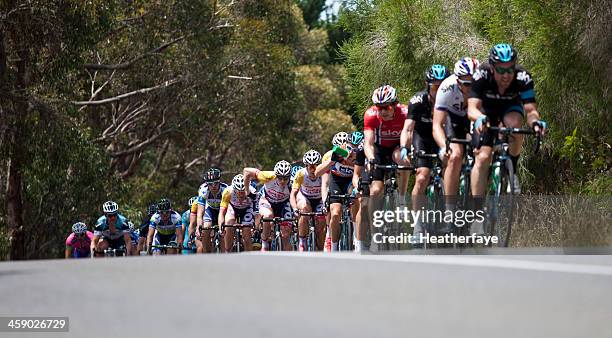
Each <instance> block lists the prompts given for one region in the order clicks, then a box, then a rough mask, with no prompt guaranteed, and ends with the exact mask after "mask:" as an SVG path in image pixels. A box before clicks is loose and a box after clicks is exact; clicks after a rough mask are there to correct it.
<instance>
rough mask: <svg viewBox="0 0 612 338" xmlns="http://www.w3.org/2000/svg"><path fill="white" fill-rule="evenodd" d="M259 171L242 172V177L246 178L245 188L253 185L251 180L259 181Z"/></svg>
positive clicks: (247, 170)
mask: <svg viewBox="0 0 612 338" xmlns="http://www.w3.org/2000/svg"><path fill="white" fill-rule="evenodd" d="M258 172H259V169H257V168H244V169H243V170H242V176H244V186H245V187H249V186H250V185H251V180H253V179H257V173H258Z"/></svg>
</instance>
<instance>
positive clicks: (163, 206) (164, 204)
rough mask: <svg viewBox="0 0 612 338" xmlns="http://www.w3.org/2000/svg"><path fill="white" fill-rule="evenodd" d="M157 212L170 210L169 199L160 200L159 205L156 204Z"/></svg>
mask: <svg viewBox="0 0 612 338" xmlns="http://www.w3.org/2000/svg"><path fill="white" fill-rule="evenodd" d="M157 210H159V211H160V212H161V211H170V210H172V203H171V202H170V200H169V199H167V198H162V199H161V200H159V203H157Z"/></svg>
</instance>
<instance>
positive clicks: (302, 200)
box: [297, 192, 312, 249]
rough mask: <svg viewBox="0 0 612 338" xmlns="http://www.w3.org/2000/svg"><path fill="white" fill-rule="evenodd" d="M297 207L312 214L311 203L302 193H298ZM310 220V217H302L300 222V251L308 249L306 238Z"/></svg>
mask: <svg viewBox="0 0 612 338" xmlns="http://www.w3.org/2000/svg"><path fill="white" fill-rule="evenodd" d="M297 207H298V209H300V210H302V211H304V212H311V211H312V208H311V207H310V201H309V200H308V199H307V198H306V197H304V195H302V192H298V194H297ZM309 220H310V216H308V217H300V219H299V220H298V237H299V245H300V249H305V248H306V237H307V236H308V232H309V229H308V222H309Z"/></svg>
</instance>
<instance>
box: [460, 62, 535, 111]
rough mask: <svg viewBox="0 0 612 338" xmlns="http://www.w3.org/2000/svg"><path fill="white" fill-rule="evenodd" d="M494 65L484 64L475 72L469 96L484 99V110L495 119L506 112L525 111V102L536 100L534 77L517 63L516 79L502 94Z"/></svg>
mask: <svg viewBox="0 0 612 338" xmlns="http://www.w3.org/2000/svg"><path fill="white" fill-rule="evenodd" d="M492 67H493V66H492V65H490V64H483V65H481V66H480V68H479V69H478V71H477V72H476V73H475V74H474V83H473V84H472V89H471V90H470V94H469V96H468V97H469V98H477V99H481V100H482V109H483V112H484V113H485V114H486V115H487V116H489V117H490V118H491V119H492V120H493V121H499V119H500V118H502V117H503V115H505V114H506V113H508V112H510V111H517V112H519V113H521V114H522V113H523V104H525V103H533V102H536V99H535V90H534V86H533V79H532V78H531V74H529V73H528V72H527V71H526V70H525V69H524V68H523V67H522V66H520V65H516V66H515V71H514V74H515V75H514V80H512V83H510V86H509V87H508V89H506V91H505V93H503V94H500V93H499V88H498V87H497V82H495V78H494V75H493V68H492Z"/></svg>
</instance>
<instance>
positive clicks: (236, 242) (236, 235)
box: [221, 224, 255, 252]
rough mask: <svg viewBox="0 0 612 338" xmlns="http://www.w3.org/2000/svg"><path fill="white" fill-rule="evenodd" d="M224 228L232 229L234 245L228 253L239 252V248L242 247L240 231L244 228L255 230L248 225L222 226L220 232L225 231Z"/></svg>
mask: <svg viewBox="0 0 612 338" xmlns="http://www.w3.org/2000/svg"><path fill="white" fill-rule="evenodd" d="M226 228H232V229H234V243H233V245H232V248H231V249H230V250H229V251H233V252H241V250H240V248H241V246H242V245H243V244H242V229H244V228H250V229H253V228H255V226H254V225H248V224H223V225H221V231H225V229H226ZM234 248H235V251H234ZM242 251H244V250H242Z"/></svg>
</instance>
